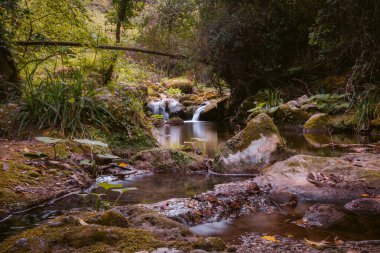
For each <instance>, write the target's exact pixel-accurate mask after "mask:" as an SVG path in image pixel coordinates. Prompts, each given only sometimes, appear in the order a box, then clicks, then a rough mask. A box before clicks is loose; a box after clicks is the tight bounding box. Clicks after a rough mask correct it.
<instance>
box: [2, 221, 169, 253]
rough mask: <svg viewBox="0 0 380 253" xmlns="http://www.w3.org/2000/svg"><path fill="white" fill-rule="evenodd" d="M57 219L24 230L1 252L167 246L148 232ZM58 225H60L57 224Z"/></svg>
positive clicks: (113, 250) (5, 242)
mask: <svg viewBox="0 0 380 253" xmlns="http://www.w3.org/2000/svg"><path fill="white" fill-rule="evenodd" d="M65 219H67V217H65V216H63V217H59V218H57V219H55V220H54V222H50V224H47V225H42V226H39V227H37V228H33V229H30V230H26V231H24V232H22V233H20V234H18V235H16V236H13V237H10V238H8V239H6V240H5V241H4V242H2V243H1V244H0V252H20V253H21V252H33V253H34V252H50V250H49V249H51V248H53V247H54V250H55V251H58V252H59V251H65V252H99V253H100V252H115V251H119V252H136V251H140V250H149V251H150V250H153V249H155V248H157V247H160V246H165V245H166V243H165V242H163V241H160V240H159V239H157V238H156V237H155V236H154V235H153V234H152V233H151V232H148V231H145V230H142V229H135V228H121V227H113V226H99V225H92V224H88V223H85V222H84V221H83V220H81V219H80V218H76V219H75V220H78V219H80V220H79V221H80V222H79V223H78V222H65V221H64V220H65ZM59 224H60V225H59Z"/></svg>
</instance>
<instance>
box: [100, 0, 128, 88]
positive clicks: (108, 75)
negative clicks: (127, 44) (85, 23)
mask: <svg viewBox="0 0 380 253" xmlns="http://www.w3.org/2000/svg"><path fill="white" fill-rule="evenodd" d="M127 2H128V0H121V1H120V5H119V6H118V7H119V8H118V13H117V23H116V33H115V38H116V44H119V43H120V41H121V25H122V23H123V22H124V21H125V19H126V12H127ZM116 61H117V54H116V53H115V54H114V55H113V56H112V58H111V64H110V66H109V67H108V69H107V70H106V72H105V73H104V75H103V85H105V84H107V83H109V82H110V81H111V79H112V74H113V69H114V68H115V64H116Z"/></svg>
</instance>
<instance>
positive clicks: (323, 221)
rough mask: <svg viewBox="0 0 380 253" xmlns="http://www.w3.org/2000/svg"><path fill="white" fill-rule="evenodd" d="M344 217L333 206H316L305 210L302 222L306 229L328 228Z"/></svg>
mask: <svg viewBox="0 0 380 253" xmlns="http://www.w3.org/2000/svg"><path fill="white" fill-rule="evenodd" d="M344 217H345V214H344V213H343V212H341V211H340V210H338V209H337V208H336V207H335V206H334V205H329V204H316V205H314V206H312V207H310V208H309V209H308V210H307V212H306V214H305V215H304V217H303V218H302V222H303V224H304V225H305V226H306V227H318V228H329V227H331V226H333V225H335V224H337V223H338V222H340V221H342V219H343V218H344Z"/></svg>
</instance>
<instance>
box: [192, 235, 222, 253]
mask: <svg viewBox="0 0 380 253" xmlns="http://www.w3.org/2000/svg"><path fill="white" fill-rule="evenodd" d="M194 248H196V249H202V250H206V251H208V252H214V251H223V250H225V249H226V243H225V242H224V241H223V240H222V239H220V238H217V237H208V238H201V239H199V240H198V241H197V242H196V243H195V244H194Z"/></svg>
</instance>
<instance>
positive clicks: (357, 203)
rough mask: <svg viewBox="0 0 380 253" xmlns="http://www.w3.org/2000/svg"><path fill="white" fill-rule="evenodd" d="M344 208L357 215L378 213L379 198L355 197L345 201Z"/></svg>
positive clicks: (379, 207) (379, 212) (379, 206)
mask: <svg viewBox="0 0 380 253" xmlns="http://www.w3.org/2000/svg"><path fill="white" fill-rule="evenodd" d="M344 208H345V209H346V210H348V211H350V212H352V213H355V214H357V215H380V199H379V198H362V199H355V200H353V201H351V202H349V203H347V204H346V205H345V206H344Z"/></svg>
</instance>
